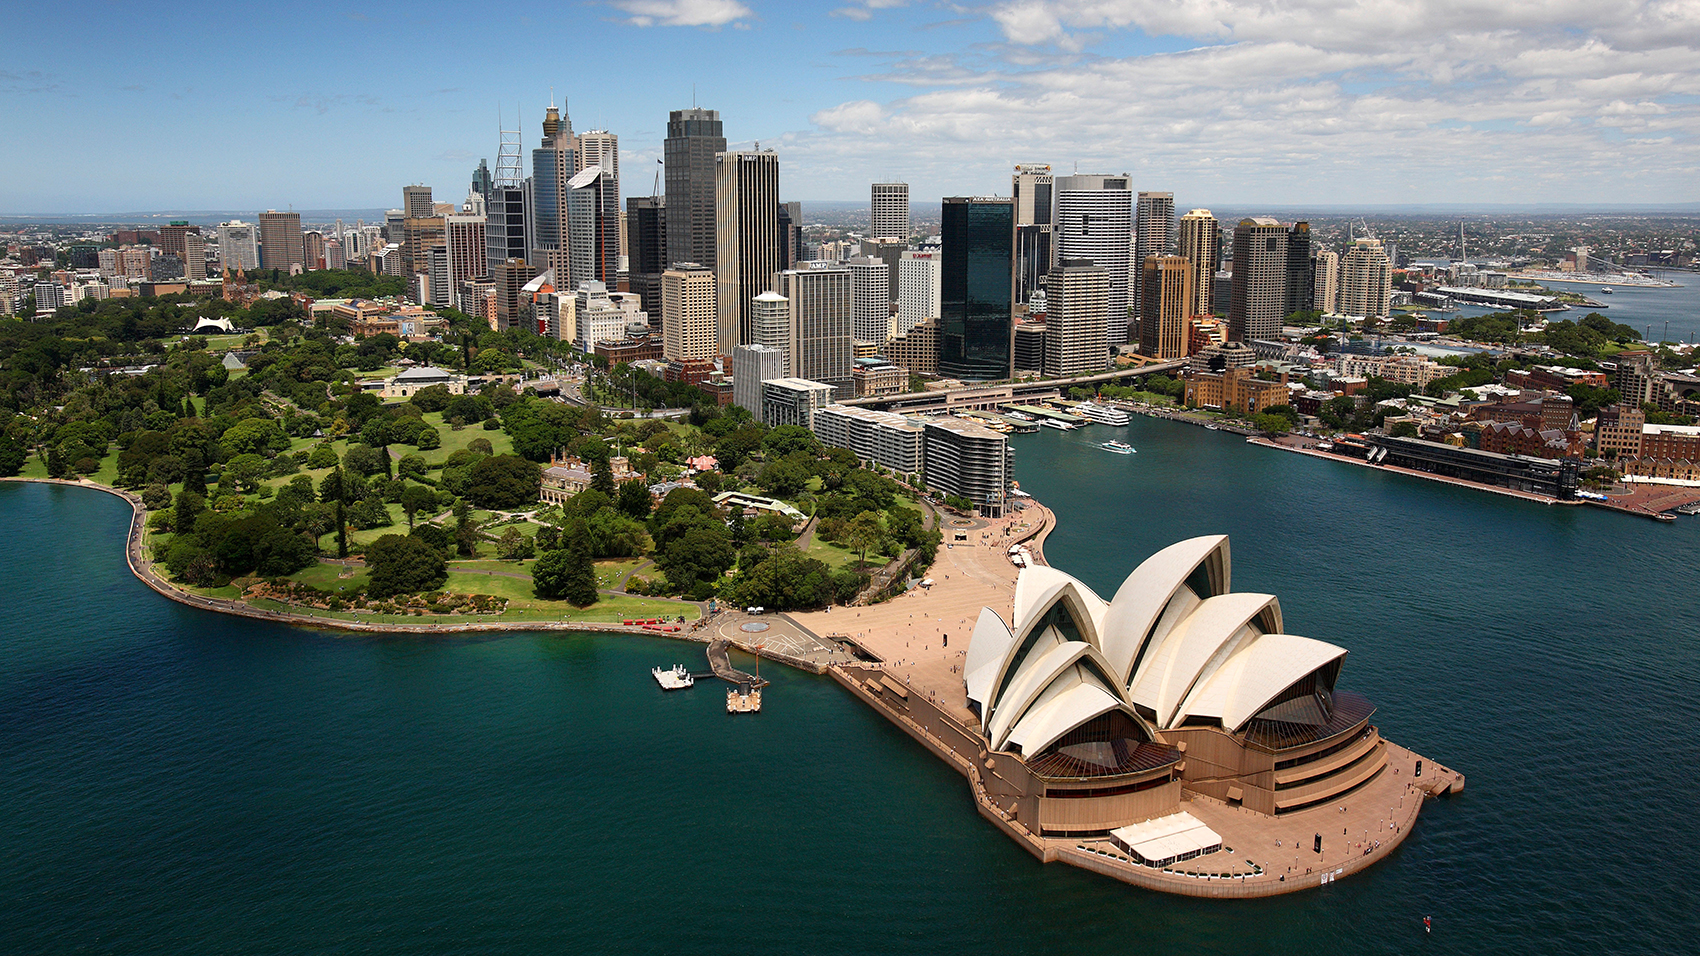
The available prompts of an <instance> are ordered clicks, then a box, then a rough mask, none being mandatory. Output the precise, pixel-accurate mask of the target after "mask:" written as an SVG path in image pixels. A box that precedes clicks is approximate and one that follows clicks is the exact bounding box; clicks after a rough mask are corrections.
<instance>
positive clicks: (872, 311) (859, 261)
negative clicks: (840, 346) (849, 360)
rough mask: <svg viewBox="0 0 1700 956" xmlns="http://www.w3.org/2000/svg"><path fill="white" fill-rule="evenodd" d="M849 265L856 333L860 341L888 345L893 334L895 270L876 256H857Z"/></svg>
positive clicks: (852, 326)
mask: <svg viewBox="0 0 1700 956" xmlns="http://www.w3.org/2000/svg"><path fill="white" fill-rule="evenodd" d="M848 265H849V267H850V277H851V280H850V303H851V310H852V313H853V316H854V318H853V320H852V322H851V328H852V334H853V335H855V337H856V340H857V341H859V342H872V343H874V344H875V345H884V344H885V340H886V339H887V338H889V337H890V334H891V297H890V296H891V293H890V289H891V280H890V278H889V273H890V271H891V270H890V269H889V268H888V267H887V266H886V264H885V261H884V260H883V259H875V258H874V257H873V256H857V257H855V258H854V259H851V260H850V261H849V263H848Z"/></svg>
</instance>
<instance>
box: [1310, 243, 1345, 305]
mask: <svg viewBox="0 0 1700 956" xmlns="http://www.w3.org/2000/svg"><path fill="white" fill-rule="evenodd" d="M1310 262H1311V269H1310V275H1311V300H1310V301H1311V308H1312V309H1314V310H1316V311H1318V312H1321V313H1322V314H1323V315H1332V314H1334V313H1335V312H1338V311H1339V310H1340V256H1339V254H1338V253H1336V252H1334V251H1332V250H1330V249H1318V250H1316V252H1315V254H1313V255H1312V256H1311V257H1310Z"/></svg>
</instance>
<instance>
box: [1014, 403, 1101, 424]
mask: <svg viewBox="0 0 1700 956" xmlns="http://www.w3.org/2000/svg"><path fill="white" fill-rule="evenodd" d="M1003 407H1004V408H1007V409H1010V410H1012V411H1017V412H1020V413H1022V414H1023V415H1032V416H1033V417H1034V418H1036V419H1041V420H1042V419H1046V418H1049V419H1050V420H1052V421H1056V422H1062V423H1063V424H1065V425H1086V424H1090V423H1089V422H1088V421H1087V420H1086V419H1084V418H1081V417H1080V416H1079V415H1069V414H1066V413H1064V412H1059V411H1056V410H1055V409H1050V408H1040V407H1039V406H1038V405H1005V406H1003Z"/></svg>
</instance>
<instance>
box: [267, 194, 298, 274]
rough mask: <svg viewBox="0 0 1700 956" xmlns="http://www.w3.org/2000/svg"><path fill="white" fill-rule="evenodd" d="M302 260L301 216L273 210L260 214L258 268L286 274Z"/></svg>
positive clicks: (296, 213)
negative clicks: (275, 270)
mask: <svg viewBox="0 0 1700 956" xmlns="http://www.w3.org/2000/svg"><path fill="white" fill-rule="evenodd" d="M304 258H305V253H304V252H303V251H302V248H301V214H300V213H298V212H278V211H277V210H275V209H268V210H266V211H265V212H262V213H260V268H262V269H277V270H279V271H282V272H288V271H289V270H290V269H291V268H292V267H294V266H298V265H301V264H302V260H303V259H304Z"/></svg>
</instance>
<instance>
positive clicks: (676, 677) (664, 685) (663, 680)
mask: <svg viewBox="0 0 1700 956" xmlns="http://www.w3.org/2000/svg"><path fill="white" fill-rule="evenodd" d="M650 673H651V674H654V675H655V682H656V683H657V684H660V685H661V689H662V690H684V689H686V688H687V687H690V686H691V685H693V684H695V683H696V682H697V680H696V678H695V677H692V676H691V672H690V671H689V670H686V669H685V665H683V664H674V665H673V669H672V670H666V671H664V670H662V669H661V668H659V667H657V668H653V669H652V670H650Z"/></svg>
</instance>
